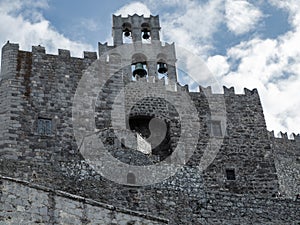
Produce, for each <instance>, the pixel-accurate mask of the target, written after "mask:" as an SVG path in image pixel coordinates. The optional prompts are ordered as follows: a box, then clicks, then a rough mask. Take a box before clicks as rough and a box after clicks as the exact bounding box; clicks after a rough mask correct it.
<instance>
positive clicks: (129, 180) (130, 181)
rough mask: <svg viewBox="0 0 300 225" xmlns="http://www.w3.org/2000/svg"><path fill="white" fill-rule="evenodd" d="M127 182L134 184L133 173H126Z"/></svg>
mask: <svg viewBox="0 0 300 225" xmlns="http://www.w3.org/2000/svg"><path fill="white" fill-rule="evenodd" d="M127 184H136V180H135V175H134V173H128V174H127Z"/></svg>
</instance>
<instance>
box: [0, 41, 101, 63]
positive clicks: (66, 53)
mask: <svg viewBox="0 0 300 225" xmlns="http://www.w3.org/2000/svg"><path fill="white" fill-rule="evenodd" d="M12 51H22V52H29V51H24V50H20V47H19V44H17V43H10V42H9V41H8V42H7V43H6V44H5V45H4V46H3V48H2V55H3V54H5V53H6V52H12ZM31 53H32V54H33V56H37V55H50V56H59V57H62V58H71V59H72V58H74V59H93V60H96V59H97V58H98V57H97V53H96V52H89V51H84V52H83V57H82V58H78V57H71V52H70V50H66V49H58V54H57V55H53V54H47V52H46V49H45V47H43V46H41V45H37V46H32V50H31ZM2 58H3V57H2Z"/></svg>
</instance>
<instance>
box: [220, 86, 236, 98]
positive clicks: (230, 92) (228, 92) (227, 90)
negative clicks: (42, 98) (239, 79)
mask: <svg viewBox="0 0 300 225" xmlns="http://www.w3.org/2000/svg"><path fill="white" fill-rule="evenodd" d="M223 91H224V95H225V96H226V95H229V96H232V95H235V90H234V87H230V88H227V87H226V86H223Z"/></svg>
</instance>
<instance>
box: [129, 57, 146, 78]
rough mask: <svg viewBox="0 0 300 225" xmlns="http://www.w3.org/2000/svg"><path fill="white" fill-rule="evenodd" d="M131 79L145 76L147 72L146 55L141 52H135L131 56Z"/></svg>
mask: <svg viewBox="0 0 300 225" xmlns="http://www.w3.org/2000/svg"><path fill="white" fill-rule="evenodd" d="M131 62H132V64H131V71H132V79H133V80H136V79H138V78H141V77H145V76H147V74H148V66H147V57H146V56H145V55H144V54H142V53H136V54H134V55H133V56H132V61H131Z"/></svg>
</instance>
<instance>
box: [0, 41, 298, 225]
mask: <svg viewBox="0 0 300 225" xmlns="http://www.w3.org/2000/svg"><path fill="white" fill-rule="evenodd" d="M2 54H3V56H2V67H1V69H2V72H1V87H0V91H1V101H0V104H1V109H0V124H1V130H0V135H1V136H0V146H1V148H0V149H1V150H0V154H1V157H0V168H1V170H0V172H1V174H3V175H5V176H9V177H14V178H22V179H23V180H26V181H27V182H29V183H26V182H25V183H24V182H18V181H17V180H14V181H12V180H9V179H4V181H3V184H4V186H3V187H4V188H3V190H4V191H3V193H4V194H6V195H7V196H8V194H7V193H8V192H7V191H9V190H12V193H11V195H12V196H15V197H16V196H17V195H18V193H17V192H18V191H17V189H20V190H23V189H26V190H27V191H28V192H31V193H35V194H37V193H39V194H40V195H41V196H43V197H42V198H41V199H44V200H43V201H44V202H43V201H42V202H39V200H34V201H33V202H36V204H37V205H38V206H36V208H39V209H34V210H35V211H33V212H31V211H26V207H28V205H27V203H20V205H19V210H21V211H20V212H22V210H25V212H26V213H23V214H22V213H21V214H22V215H24V218H25V217H26V215H25V214H28V216H29V217H31V215H32V213H35V212H39V213H41V215H42V214H43V216H44V217H43V216H40V215H39V216H37V218H38V219H41V220H45V221H47V220H49V221H50V222H51V220H53V219H59V220H60V218H61V217H65V218H67V220H69V219H70V218H71V217H72V220H74V221H76V220H78V221H79V220H80V221H82V220H83V221H85V220H84V218H86V217H89V219H91V220H93V219H95V220H96V219H97V218H92V217H90V216H88V215H90V213H91V212H92V210H93V209H92V208H93V207H96V208H97V207H99V206H97V205H96V206H94V205H93V204H92V203H89V204H85V203H84V201H86V200H84V201H83V200H78V199H80V198H77V199H74V198H71V197H70V196H69V195H68V196H69V197H66V195H61V194H58V192H56V191H47V190H44V189H41V188H38V187H41V186H47V187H48V188H50V190H61V191H64V192H68V193H71V194H74V195H77V196H82V197H85V198H88V199H93V200H95V201H98V202H103V203H105V204H108V205H114V206H116V207H118V208H127V209H130V210H133V211H140V212H143V213H144V214H147V215H148V214H149V215H153V216H155V217H163V218H168V220H169V221H170V224H191V223H192V224H222V223H223V224H226V223H229V224H230V223H232V224H247V223H248V222H249V221H251V220H252V219H255V220H256V222H255V223H257V224H259V223H262V224H268V223H269V224H293V221H297V220H299V214H297V207H298V206H299V204H298V203H297V202H296V203H295V202H293V201H291V200H283V199H281V200H278V199H275V196H276V195H277V194H278V191H279V185H280V189H281V191H282V192H284V193H286V195H287V196H288V197H289V196H292V195H293V193H295V192H299V183H298V182H297V181H294V179H298V178H299V171H298V169H297V168H299V165H298V162H297V160H296V159H297V158H295V159H294V158H293V157H295V156H299V154H298V152H299V151H298V150H299V147H298V146H299V143H298V142H296V141H285V140H273V139H270V138H269V136H268V132H267V130H266V124H265V120H264V115H263V110H262V106H261V103H260V99H259V95H258V93H257V91H256V90H252V91H250V90H247V89H245V94H243V95H237V94H235V93H234V90H233V88H230V89H227V88H224V94H213V93H211V90H210V88H203V87H201V88H200V92H198V93H191V92H189V91H188V88H187V87H181V86H179V85H177V84H176V88H175V85H174V86H172V85H170V86H166V85H165V84H164V82H163V81H162V80H160V81H158V80H157V79H149V80H148V82H147V81H146V80H142V79H140V80H138V81H137V82H132V81H130V79H129V78H128V77H127V78H126V77H125V79H124V73H123V72H122V71H117V72H116V68H117V67H116V68H115V66H116V65H114V64H113V62H107V61H105V62H101V63H103V65H104V66H103V67H101V68H100V70H101V71H102V72H103V71H106V72H107V71H109V73H110V74H109V76H110V79H108V80H107V82H106V83H105V85H106V86H105V88H103V89H102V92H100V93H93V92H91V94H92V95H95V96H96V97H95V99H94V100H95V101H94V102H93V104H94V105H93V106H91V105H88V104H87V103H89V102H88V100H89V99H88V98H84V99H83V101H82V104H83V106H84V107H85V105H88V106H86V108H88V107H95V109H96V113H95V115H94V114H93V116H95V117H93V118H92V119H94V120H95V123H96V126H97V127H96V128H97V129H99V130H101V129H103V128H109V130H108V133H107V134H108V135H106V133H105V134H104V135H103V137H102V138H103V142H104V143H105V147H107V148H108V150H109V151H110V152H111V154H112V155H113V156H114V157H115V158H119V159H121V158H123V159H124V158H125V160H124V162H126V163H128V164H130V163H132V162H133V161H134V160H135V161H134V162H138V163H140V164H139V165H145V164H146V162H149V158H147V157H148V156H143V157H144V158H143V160H141V157H140V156H141V154H135V153H134V154H131V155H130V154H129V151H128V148H126V147H125V148H124V147H122V144H121V140H120V139H118V138H117V137H116V136H115V134H114V131H113V130H111V125H112V124H111V121H112V115H111V114H110V113H111V110H112V105H113V103H114V101H115V100H116V96H117V94H118V93H119V92H120V90H121V88H122V87H124V84H125V83H126V84H127V86H128V87H129V89H127V91H126V92H125V94H124V98H125V99H124V100H126V101H125V102H126V103H127V105H128V106H129V107H128V108H126V107H125V109H124V110H125V112H124V113H125V116H124V120H125V118H126V117H127V118H128V117H130V116H150V117H152V116H155V117H156V116H157V117H159V118H163V119H166V120H167V121H168V120H169V122H170V123H169V125H170V127H169V128H170V129H169V133H170V135H169V136H170V140H171V141H170V143H171V144H170V148H171V150H174V149H175V148H176V147H177V146H178V145H180V146H181V148H182V149H184V148H185V149H186V152H184V151H183V152H184V153H189V151H190V150H191V148H190V147H189V144H190V143H189V141H187V140H192V139H191V137H190V136H189V132H192V131H193V127H188V129H186V128H185V134H184V135H186V136H184V135H182V136H183V137H186V139H185V142H183V141H182V140H180V139H179V136H178V133H180V132H181V130H182V129H183V125H185V124H183V123H179V122H178V121H179V118H180V119H182V118H181V117H180V113H181V111H180V110H183V111H184V113H183V115H184V117H185V118H190V117H189V115H190V114H191V112H192V111H191V110H190V108H187V107H185V106H186V105H184V104H182V103H183V102H184V101H182V100H180V97H181V96H182V95H186V96H187V97H190V99H191V103H192V105H194V106H195V108H196V114H197V116H198V118H196V120H195V121H193V122H199V123H200V128H199V129H198V130H197V132H198V139H197V142H196V148H195V151H194V152H192V155H189V156H191V157H190V158H189V157H186V155H185V154H184V155H178V156H180V157H179V158H180V159H182V160H183V161H184V163H187V164H186V165H185V166H184V167H183V168H182V169H181V170H178V172H177V173H176V174H175V175H174V176H172V177H169V178H168V179H167V180H165V181H164V182H160V183H158V184H153V185H147V186H141V187H135V186H130V185H120V184H117V183H114V182H112V181H110V180H108V179H107V178H105V177H103V176H101V174H100V173H99V172H97V171H95V170H94V169H93V168H92V167H91V166H90V165H88V164H87V162H86V161H85V160H84V158H83V157H82V155H81V154H80V152H79V150H80V146H78V145H77V144H76V141H75V138H74V127H73V118H72V106H73V105H72V104H73V100H74V99H73V98H74V94H75V92H76V90H77V88H78V82H79V80H80V79H81V78H82V74H83V73H84V72H86V71H87V70H89V69H91V67H90V66H91V65H92V64H93V62H95V60H96V58H97V57H96V53H85V54H84V58H82V59H81V58H74V57H71V56H70V52H69V51H66V50H59V54H58V55H49V54H46V53H45V49H44V48H43V47H41V46H36V47H33V49H32V52H25V51H20V50H19V48H18V45H15V44H10V43H8V44H6V45H5V46H4V48H3V51H2ZM110 60H113V58H112V57H111V58H110ZM117 61H118V60H117ZM117 63H119V62H117ZM98 69H99V68H98ZM127 69H128V68H127ZM97 75H99V73H96V74H94V76H95V82H94V83H95V84H94V85H97V82H98V81H99V80H101V79H102V77H97ZM125 75H126V76H127V75H128V74H125ZM152 78H153V77H152ZM96 81H97V82H96ZM92 87H93V86H88V87H86V88H87V90H89V89H92ZM151 92H152V94H151ZM154 93H155V94H157V93H163V94H166V95H167V94H169V95H171V96H172V98H171V99H174V98H175V99H179V100H177V101H176V100H174V101H170V102H169V103H168V102H167V101H168V98H167V96H157V95H155V94H154ZM98 94H99V96H97V95H98ZM149 95H150V97H148V96H149ZM143 96H144V97H145V96H146V98H142V99H141V100H140V101H138V102H136V99H138V97H143ZM84 97H89V96H84ZM164 99H165V100H164ZM117 101H118V100H117ZM120 102H122V101H120ZM120 102H119V103H118V104H120V105H119V106H120V107H121V103H120ZM185 103H186V102H185ZM172 104H173V105H172ZM183 105H184V107H182V106H183ZM117 116H118V114H117ZM181 116H182V115H181ZM178 117H179V118H178ZM39 118H43V119H50V120H51V121H52V122H53V126H52V130H51V132H52V133H51V134H50V135H40V134H39V133H38V132H37V121H38V119H39ZM79 118H80V119H81V120H82V121H85V120H86V119H87V120H88V121H90V122H91V118H86V117H84V115H83V117H79ZM211 121H220V126H221V131H222V135H221V136H213V135H212V134H211ZM125 125H126V124H125ZM127 125H128V124H127ZM127 128H129V126H127ZM80 132H81V133H82V134H85V131H83V130H80ZM92 132H94V130H92ZM178 139H179V140H178ZM126 141H128V140H125V142H126ZM187 146H188V147H187ZM274 146H275V147H274ZM284 148H287V149H290V151H285V152H282V149H284ZM117 150H121V151H122V152H117ZM162 150H164V149H162ZM124 152H126V154H124ZM207 152H209V154H208V155H207V154H206V153H207ZM210 153H215V155H214V154H210ZM274 153H275V154H274ZM128 155H130V157H128V158H127V159H126V156H128ZM291 155H292V156H291ZM128 159H130V160H129V161H127V160H128ZM147 160H148V161H147ZM151 160H152V159H151ZM151 160H150V161H151ZM206 160H207V161H206ZM209 160H212V161H211V162H210V161H209ZM203 161H204V162H205V163H207V164H208V165H207V166H208V167H207V168H206V167H205V165H203ZM151 162H152V163H153V161H151ZM205 163H204V164H205ZM133 164H134V163H133ZM275 165H276V167H275ZM228 168H229V169H234V171H235V176H236V179H234V180H228V178H227V177H226V169H228ZM111 169H112V170H113V169H114V168H113V167H112V168H111ZM290 174H292V176H290ZM278 177H279V181H278ZM30 185H33V186H30ZM35 185H37V186H35ZM5 187H7V188H5ZM212 191H216V192H217V191H218V192H219V191H220V193H219V194H218V193H215V192H212ZM47 193H48V194H47ZM35 194H34V195H35ZM28 195H29V194H28ZM53 195H54V196H53ZM7 196H5V198H4V197H3V198H2V199H3V200H2V201H3V202H5V203H4V204H7V205H5V206H7V208H8V209H10V207H12V206H11V204H13V205H15V206H16V208H14V209H13V210H11V212H7V213H11V214H12V215H14V213H16V212H15V211H17V212H18V208H17V206H18V204H19V202H17V203H14V200H12V202H11V201H10V200H8V199H9V198H7ZM51 196H52V197H51ZM18 198H21V199H22V196H19V195H18V197H16V199H18ZM12 199H14V197H12ZM62 199H64V200H63V201H64V202H69V203H70V202H72V203H70V204H69V203H68V204H66V205H64V204H63V203H62ZM24 201H25V200H24ZM25 202H26V201H25ZM55 202H56V203H57V204H56V203H55ZM54 203H55V207H56V206H57V207H59V209H56V208H53V204H54ZM58 203H59V204H58ZM23 204H24V205H23ZM45 205H46V206H45ZM84 205H86V206H84ZM251 205H252V206H251ZM273 205H274V207H273ZM24 207H25V208H24ZM47 207H50V208H53V210H52V211H51V210H50V209H49V208H47ZM5 208H6V207H5ZM45 208H47V213H45V210H46V209H45ZM73 209H74V210H75V211H78V213H76V215H73V216H70V217H69V219H68V216H66V215H69V213H70V210H71V211H72V210H73ZM283 209H284V210H286V211H287V212H288V213H289V214H290V215H291V217H289V218H287V217H286V215H285V214H282V211H283ZM37 210H38V211H37ZM60 210H62V213H61V214H60V213H58V211H60ZM95 210H96V209H95ZM97 210H98V208H97ZM106 210H111V209H110V208H109V209H106ZM40 211H41V212H40ZM104 211H105V210H104ZM49 212H51V213H50V214H51V215H50V214H49ZM106 212H107V213H108V211H106ZM106 212H105V213H104V214H106ZM216 212H218V215H217V216H216ZM275 212H276V213H275ZM21 214H20V215H21ZM48 214H49V215H48ZM112 214H113V215H115V217H116V218H117V217H118V216H119V215H121V214H119V213H112ZM125 214H126V213H125ZM233 214H234V215H236V216H234V215H233ZM277 214H278V215H277ZM53 215H54V216H53ZM70 215H71V214H70ZM78 215H80V216H78ZM264 215H265V216H264ZM276 215H277V216H276ZM8 216H9V215H8ZM33 217H35V216H32V218H33ZM272 217H273V218H272ZM5 218H6V219H7V218H8V217H5ZM11 218H13V217H12V216H11ZM51 218H52V219H51ZM274 221H275V222H274ZM33 222H34V221H33Z"/></svg>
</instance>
